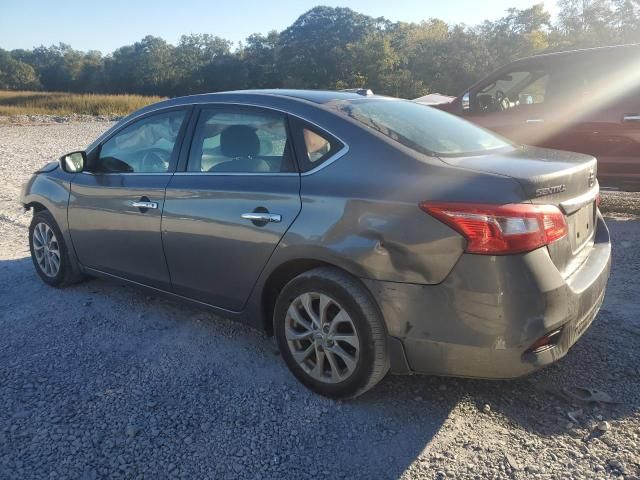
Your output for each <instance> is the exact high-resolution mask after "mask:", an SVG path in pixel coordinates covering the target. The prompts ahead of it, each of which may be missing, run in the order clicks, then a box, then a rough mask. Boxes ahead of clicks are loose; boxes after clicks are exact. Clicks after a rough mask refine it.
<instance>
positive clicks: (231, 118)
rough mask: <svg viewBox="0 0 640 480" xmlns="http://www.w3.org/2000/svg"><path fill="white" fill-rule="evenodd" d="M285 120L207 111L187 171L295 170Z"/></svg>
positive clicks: (258, 114)
mask: <svg viewBox="0 0 640 480" xmlns="http://www.w3.org/2000/svg"><path fill="white" fill-rule="evenodd" d="M288 152H289V148H288V145H287V128H286V124H285V117H284V115H282V114H279V113H276V112H267V111H264V112H262V111H230V110H210V111H206V110H205V111H203V112H202V114H201V115H200V118H199V120H198V125H197V126H196V132H195V134H194V139H193V144H192V145H191V151H190V153H189V163H188V166H187V169H188V170H189V171H191V172H236V173H274V172H287V171H291V170H292V165H291V163H292V162H291V158H290V155H289V153H288Z"/></svg>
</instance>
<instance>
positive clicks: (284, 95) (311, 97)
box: [143, 88, 386, 110]
mask: <svg viewBox="0 0 640 480" xmlns="http://www.w3.org/2000/svg"><path fill="white" fill-rule="evenodd" d="M274 98H281V99H286V100H294V101H299V102H305V103H307V104H308V103H313V104H317V105H322V104H326V103H329V102H333V101H338V100H361V99H363V98H382V97H381V96H379V95H363V94H360V93H356V92H346V91H336V90H296V89H280V88H272V89H256V90H232V91H226V92H213V93H200V94H197V95H188V96H184V97H174V98H171V99H168V100H164V101H162V102H158V103H155V104H153V105H152V106H154V107H155V108H160V107H167V106H178V105H187V104H190V103H215V102H226V101H238V100H253V101H265V102H267V103H268V101H269V100H270V99H274ZM385 98H386V97H385ZM143 110H144V109H143Z"/></svg>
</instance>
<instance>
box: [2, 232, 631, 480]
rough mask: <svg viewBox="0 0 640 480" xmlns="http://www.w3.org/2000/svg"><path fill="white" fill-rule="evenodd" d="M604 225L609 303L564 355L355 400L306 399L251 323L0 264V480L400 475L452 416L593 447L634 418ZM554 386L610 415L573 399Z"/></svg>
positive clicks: (624, 292) (622, 293) (24, 263)
mask: <svg viewBox="0 0 640 480" xmlns="http://www.w3.org/2000/svg"><path fill="white" fill-rule="evenodd" d="M610 228H611V230H612V233H613V237H614V240H616V241H617V242H618V246H616V248H615V249H614V255H615V257H614V268H613V273H612V277H611V282H610V286H609V292H608V295H607V299H606V301H605V304H604V306H603V309H602V311H601V314H600V315H599V316H598V318H597V319H596V320H595V321H594V323H593V325H592V327H591V328H590V329H589V330H588V332H587V333H586V334H585V336H584V338H582V339H581V341H580V342H578V344H576V345H575V346H574V348H573V349H572V350H571V351H570V353H569V355H568V356H567V357H566V358H565V359H563V360H562V361H560V362H559V363H557V364H555V365H553V366H551V367H549V368H547V369H545V370H542V371H540V372H538V373H536V374H534V375H533V376H531V377H529V378H527V379H520V380H515V381H508V382H497V381H495V382H490V381H477V380H462V379H446V378H435V377H418V376H416V377H387V378H386V379H384V380H383V381H382V382H381V383H380V384H379V385H378V386H377V387H376V388H374V389H373V390H372V391H370V392H369V393H367V394H366V395H364V396H362V397H360V398H358V399H356V400H355V401H351V402H335V401H331V400H327V399H323V398H321V397H318V396H315V395H313V394H311V393H310V392H308V391H307V390H305V389H304V388H303V387H302V386H300V385H299V384H298V383H297V382H296V381H295V380H294V379H293V377H292V376H291V375H290V374H289V373H288V371H287V370H286V367H285V366H284V364H283V362H282V361H281V360H280V359H279V357H278V356H277V355H276V354H275V353H274V347H273V343H272V342H271V341H270V340H269V339H266V338H265V337H264V336H263V335H262V334H260V333H258V332H255V331H253V330H251V329H249V328H247V327H244V326H242V325H239V324H235V323H233V322H229V321H226V320H222V319H218V318H216V317H214V316H213V315H210V314H208V313H205V312H203V311H201V310H197V309H194V308H192V307H191V306H189V305H186V304H183V303H179V302H176V301H170V300H165V299H161V298H158V297H154V296H149V295H148V294H146V293H145V292H142V291H140V290H137V289H133V288H131V287H128V286H121V285H118V284H117V283H110V282H106V281H102V280H95V281H90V282H86V283H83V284H80V285H77V286H74V287H71V288H67V289H64V290H57V289H53V288H50V287H48V286H46V285H44V284H43V283H42V282H41V281H40V280H39V279H38V277H37V276H36V274H35V272H34V271H33V266H32V264H31V260H30V259H28V258H23V259H18V260H6V261H0V332H2V335H0V477H2V478H5V477H7V478H12V477H15V478H24V477H30V476H35V477H43V476H48V475H49V473H50V472H51V471H53V470H56V469H57V470H56V471H57V473H58V474H60V475H62V476H63V477H80V476H83V475H87V472H89V474H91V475H92V472H95V473H96V476H98V477H99V476H108V477H124V478H131V477H133V476H136V475H138V474H145V475H151V476H161V477H164V476H167V472H170V473H171V475H170V476H178V475H185V476H187V477H191V478H193V477H202V476H215V477H216V478H218V477H220V478H247V477H251V478H257V476H256V475H255V474H256V473H258V472H260V473H261V474H262V477H263V478H313V477H317V476H332V477H336V478H398V477H400V476H401V475H402V474H403V472H405V471H406V470H407V468H408V467H409V466H410V465H411V464H412V463H413V462H415V461H416V459H417V458H418V457H420V456H421V454H422V453H423V451H424V450H425V449H427V453H428V448H429V444H430V442H431V440H432V439H433V437H434V436H435V435H436V434H437V433H438V432H439V431H440V430H441V428H442V427H443V425H444V424H445V421H446V420H447V419H448V418H450V416H451V415H452V411H454V410H457V411H458V414H457V417H456V418H455V419H454V420H452V421H454V422H458V423H459V424H460V425H462V427H460V428H462V431H464V425H471V423H477V422H483V421H485V420H486V419H491V418H492V417H495V421H500V422H501V423H502V424H503V426H506V427H507V428H509V427H510V426H511V427H512V428H513V429H518V430H519V429H523V430H526V431H529V432H532V433H535V434H537V435H542V436H555V435H561V434H566V433H570V434H572V435H573V436H581V437H585V436H589V435H598V432H597V431H596V430H595V429H594V426H593V422H598V421H600V420H624V419H625V418H627V417H630V416H632V415H634V414H637V413H638V410H639V406H640V397H639V390H640V389H639V388H638V384H639V380H640V370H639V369H638V353H637V352H638V351H640V323H639V322H640V320H639V319H640V305H639V303H638V302H637V298H636V297H637V281H638V279H637V278H636V275H637V274H636V272H637V268H638V265H639V256H640V252H639V249H638V248H637V247H636V248H634V246H636V245H637V244H638V242H639V241H640V227H639V224H638V222H626V223H625V222H610ZM624 242H627V243H624ZM624 245H627V246H626V247H625V246H624ZM563 386H566V387H569V386H585V387H590V388H597V389H599V390H602V391H605V392H607V393H608V394H609V395H611V397H612V399H613V400H614V401H615V402H618V403H615V404H606V405H605V404H588V403H580V402H569V401H566V400H564V399H562V398H560V397H559V396H557V395H556V394H555V393H554V392H556V391H557V389H558V388H561V387H563ZM485 405H489V407H490V411H489V412H488V413H486V412H483V408H484V406H485ZM460 412H462V413H463V415H460ZM576 412H579V413H576ZM569 413H571V414H572V416H573V417H574V420H575V423H573V424H572V425H568V423H569V422H570V421H571V422H573V420H571V418H570V416H569ZM504 422H506V423H507V425H504ZM454 433H455V432H454ZM459 434H460V432H459V430H458V432H457V435H459ZM488 434H491V432H488ZM477 448H481V447H480V446H477ZM39 449H41V450H43V451H45V452H46V453H47V455H46V456H44V457H41V456H37V455H35V454H34V453H33V452H34V451H38V450H39ZM34 455H35V456H34ZM66 458H74V459H75V460H74V462H73V463H71V464H68V463H64V462H63V461H62V460H63V459H66ZM423 458H425V459H426V461H427V462H428V459H429V455H426V456H424V457H423ZM91 475H90V476H89V477H88V478H92V477H91Z"/></svg>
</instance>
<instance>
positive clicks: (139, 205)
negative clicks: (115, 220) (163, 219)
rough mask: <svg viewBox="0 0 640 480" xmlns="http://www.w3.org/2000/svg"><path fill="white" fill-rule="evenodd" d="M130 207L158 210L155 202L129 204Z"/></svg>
mask: <svg viewBox="0 0 640 480" xmlns="http://www.w3.org/2000/svg"><path fill="white" fill-rule="evenodd" d="M131 206H132V207H136V208H158V203H157V202H142V201H140V202H131Z"/></svg>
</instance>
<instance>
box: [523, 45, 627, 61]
mask: <svg viewBox="0 0 640 480" xmlns="http://www.w3.org/2000/svg"><path fill="white" fill-rule="evenodd" d="M631 52H634V53H637V54H640V43H629V44H625V45H609V46H606V47H593V48H580V49H577V50H565V51H563V52H551V53H541V54H539V55H532V56H530V57H524V58H520V59H518V60H516V61H515V62H513V63H518V62H526V61H529V60H545V59H549V60H552V59H558V60H561V59H563V58H564V57H567V56H583V55H584V56H589V55H610V54H628V53H631Z"/></svg>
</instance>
